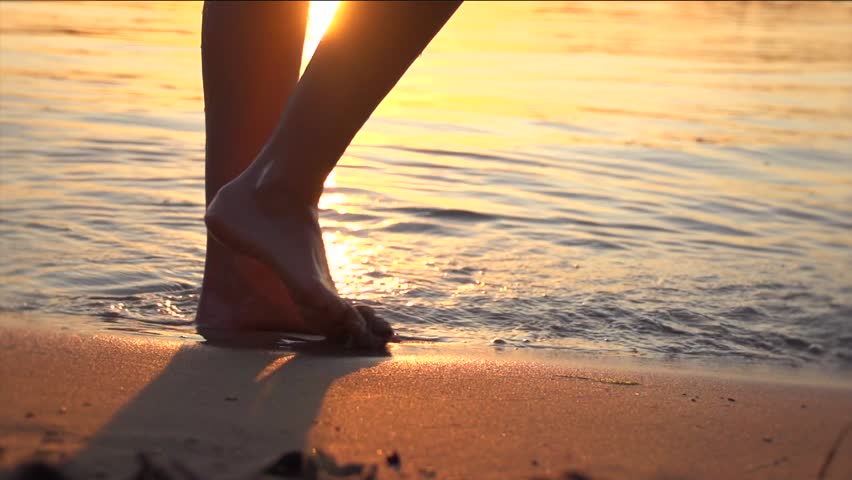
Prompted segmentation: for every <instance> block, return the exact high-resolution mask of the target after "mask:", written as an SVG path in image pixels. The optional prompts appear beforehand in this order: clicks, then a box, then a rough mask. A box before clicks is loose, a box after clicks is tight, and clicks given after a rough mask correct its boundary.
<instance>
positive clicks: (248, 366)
mask: <svg viewBox="0 0 852 480" xmlns="http://www.w3.org/2000/svg"><path fill="white" fill-rule="evenodd" d="M247 346H253V345H252V344H251V343H248V344H246V343H244V344H242V345H237V346H235V345H234V344H230V345H227V346H225V345H221V344H216V343H213V342H206V343H205V344H187V345H184V346H181V347H180V348H179V349H178V350H177V352H176V353H175V354H174V356H173V357H172V358H171V360H170V361H169V363H168V365H167V366H166V367H165V368H164V369H163V370H162V371H161V373H160V374H159V375H157V376H156V377H155V378H152V379H151V380H150V381H149V382H148V384H147V385H146V386H145V387H144V388H143V389H142V390H141V391H140V392H139V394H138V395H136V396H135V397H134V398H133V399H132V400H131V401H130V402H129V403H127V404H126V405H125V406H124V407H123V408H122V409H121V410H119V411H118V413H117V414H116V415H115V416H114V417H113V418H112V419H111V420H110V421H109V422H108V423H107V424H106V425H105V426H104V427H103V428H102V429H101V430H100V431H98V433H97V434H96V435H95V436H94V437H93V438H91V439H90V441H89V442H88V443H87V446H86V447H85V448H84V449H83V450H82V451H81V452H80V453H79V454H78V455H76V456H75V457H74V458H72V459H70V460H69V462H68V463H67V464H66V468H65V469H63V470H65V471H66V472H67V473H69V474H70V475H71V477H72V478H104V479H106V478H122V479H123V478H130V477H129V476H130V475H134V474H135V473H136V472H138V471H139V470H140V455H139V454H140V453H144V454H145V455H146V456H148V458H156V459H158V463H162V464H163V465H171V467H170V468H174V467H175V465H176V466H177V468H178V470H181V469H187V470H190V471H192V472H194V474H196V475H197V476H198V478H216V479H219V478H234V479H246V478H253V477H254V476H256V475H257V473H258V472H260V471H261V470H262V469H263V468H265V467H266V466H268V465H269V464H271V463H273V462H274V461H275V460H276V459H277V458H278V457H280V456H281V455H282V453H284V452H288V451H293V450H306V449H308V448H309V447H311V445H307V441H308V440H307V437H308V433H309V431H310V429H311V427H312V425H314V424H315V422H316V420H315V419H316V417H317V414H318V413H319V411H320V409H321V408H322V405H323V401H324V398H325V395H326V392H327V391H328V389H329V387H330V386H331V385H332V383H333V382H335V381H336V380H338V379H340V378H342V377H344V376H346V375H348V374H350V373H353V372H355V371H358V370H360V369H364V368H370V367H373V366H375V365H378V364H379V363H381V362H383V361H385V360H386V359H387V358H388V357H389V356H390V354H389V353H387V352H382V353H379V354H370V355H346V354H342V353H340V349H339V348H335V347H331V346H328V345H326V344H323V343H305V344H301V345H299V346H294V347H291V348H288V350H286V351H283V350H281V349H278V350H271V349H257V348H245V347H247ZM138 362H140V363H144V362H145V358H139V359H138ZM115 374H116V375H121V374H122V372H120V371H119V372H115ZM152 478H154V477H152ZM158 478H159V477H158ZM176 478H194V477H192V476H178V477H176Z"/></svg>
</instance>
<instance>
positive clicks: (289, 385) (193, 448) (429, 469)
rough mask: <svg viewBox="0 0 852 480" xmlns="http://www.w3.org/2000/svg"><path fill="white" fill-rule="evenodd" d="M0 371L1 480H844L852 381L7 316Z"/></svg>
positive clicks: (851, 462)
mask: <svg viewBox="0 0 852 480" xmlns="http://www.w3.org/2000/svg"><path fill="white" fill-rule="evenodd" d="M0 355H2V358H0V384H2V385H3V388H2V389H0V404H2V405H3V408H2V409H0V448H2V450H0V451H2V457H0V462H2V463H0V465H2V467H3V468H4V469H6V470H7V472H8V469H10V468H12V467H13V466H14V465H17V464H18V463H19V462H22V461H25V460H31V459H41V460H44V461H47V462H50V463H54V464H59V465H65V467H64V468H65V470H66V471H67V472H68V473H69V474H70V475H72V477H71V478H130V476H131V475H133V474H134V472H137V471H138V470H139V461H138V458H137V457H138V455H139V453H140V452H147V454H148V455H150V456H151V457H150V458H153V459H156V458H169V459H174V460H176V461H178V462H180V464H181V465H183V466H184V467H185V468H186V469H188V470H191V471H192V472H195V473H196V474H197V475H199V477H198V478H210V479H219V478H222V479H225V478H228V479H231V478H234V479H236V478H265V477H262V476H258V475H257V474H258V473H259V472H261V471H262V470H263V468H265V467H266V466H268V465H270V464H272V463H274V461H275V460H276V459H277V458H278V457H280V456H281V455H282V454H283V453H286V452H289V451H294V450H298V451H304V452H310V451H311V449H320V450H322V451H323V452H326V453H327V454H328V455H330V456H332V457H333V458H335V459H336V460H337V461H338V462H340V463H362V464H365V465H369V464H376V465H377V466H378V472H377V473H378V476H377V478H441V479H443V478H447V479H453V478H459V479H461V478H482V479H490V478H554V479H555V478H592V479H598V478H611V479H620V478H624V479H628V478H649V479H657V478H659V479H663V478H666V479H672V478H678V479H681V478H682V479H713V478H749V479H751V478H755V479H758V478H760V479H770V478H772V479H780V478H790V479H793V478H799V479H806V478H815V479H816V478H818V479H844V478H849V475H850V474H852V455H850V453H852V439H848V438H847V439H843V438H840V437H841V434H842V432H843V431H844V429H846V430H848V426H849V425H850V422H852V386H850V382H839V381H833V382H825V381H820V380H808V379H807V378H799V377H798V376H797V375H792V376H790V375H789V373H788V374H786V375H785V374H783V373H782V374H779V375H774V376H773V375H770V374H766V373H764V374H762V375H750V374H749V373H748V372H745V371H740V372H739V373H736V372H731V371H728V372H722V371H718V372H713V371H711V370H708V369H702V370H692V369H689V368H683V367H682V366H681V367H678V365H667V366H664V365H653V364H644V365H631V364H630V363H617V362H615V363H614V362H613V361H612V360H610V361H607V360H606V359H604V358H601V359H594V358H587V357H586V358H584V357H577V358H573V357H572V356H571V355H566V354H563V355H559V356H552V355H551V356H548V355H543V354H538V357H536V354H530V353H529V352H521V353H517V352H516V351H515V350H514V349H508V350H501V349H489V350H487V351H479V352H477V351H470V350H469V349H468V350H464V349H461V350H458V349H457V350H453V349H451V348H447V347H442V348H435V347H433V346H428V345H416V344H413V345H408V344H405V343H402V344H398V345H392V346H391V348H390V352H389V355H386V356H341V355H321V354H316V353H308V352H297V353H294V352H293V351H289V352H288V351H281V350H278V351H276V350H263V349H230V348H222V347H215V346H209V345H203V344H200V343H199V342H197V341H194V340H184V341H181V340H176V339H158V338H153V337H145V336H130V335H116V334H104V333H96V332H95V333H92V332H89V333H81V332H73V331H71V332H69V331H61V330H59V329H53V328H50V329H48V328H39V327H33V326H31V325H27V324H26V323H24V322H21V321H20V319H17V320H16V319H15V318H12V319H10V318H8V317H6V318H4V327H3V328H2V330H0ZM831 452H834V453H833V454H832V453H831ZM393 454H396V455H398V459H399V462H398V466H392V465H389V464H388V460H387V458H388V457H389V456H391V455H393ZM162 461H163V462H165V463H164V465H169V463H168V461H166V460H162ZM397 467H398V468H397ZM572 472H573V473H574V474H576V475H586V476H575V477H570V476H568V475H569V474H570V473H572ZM175 478H182V477H175ZM268 478H275V477H268ZM353 478H355V477H353Z"/></svg>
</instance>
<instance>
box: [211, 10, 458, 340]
mask: <svg viewBox="0 0 852 480" xmlns="http://www.w3.org/2000/svg"><path fill="white" fill-rule="evenodd" d="M460 3H461V2H351V3H350V2H346V3H344V4H342V5H341V7H340V10H339V12H338V16H337V18H336V20H335V24H334V25H333V26H332V28H331V29H330V30H329V31H328V32H327V33H326V36H325V37H324V38H323V40H322V41H321V42H320V45H319V47H318V48H317V51H316V53H315V54H314V57H313V59H312V60H311V63H310V64H309V65H308V68H307V69H306V71H305V74H304V76H303V78H302V79H301V81H300V82H299V84H298V85H297V87H296V89H295V91H294V92H293V94H292V96H291V98H290V99H289V101H288V103H287V107H286V108H285V109H284V112H283V114H282V116H281V119H280V121H279V123H278V126H277V128H276V130H275V131H274V133H273V134H272V136H271V137H270V139H269V141H268V142H267V143H266V144H265V146H264V147H263V150H262V151H261V152H260V154H259V155H258V156H257V158H256V159H255V160H254V162H252V164H251V166H249V167H248V168H247V169H246V170H245V171H244V172H243V173H242V174H240V175H239V176H238V177H237V178H236V179H235V180H233V181H231V182H230V183H228V184H227V185H226V186H224V187H223V188H222V189H221V190H220V191H219V192H218V194H217V195H216V197H215V198H214V200H213V201H212V202H211V203H210V205H209V208H208V210H207V215H206V216H205V221H206V223H207V226H208V229H209V230H210V231H211V232H212V233H213V234H214V235H215V236H216V238H218V239H219V240H221V241H222V242H223V243H225V244H227V245H228V246H229V247H231V248H233V249H234V250H236V251H238V252H241V253H244V254H246V255H249V256H251V257H253V258H256V259H258V260H259V261H261V262H262V263H264V264H266V265H269V266H270V267H272V268H273V270H274V271H275V273H276V274H277V275H278V276H279V277H280V278H281V279H282V281H283V282H284V283H285V284H286V285H287V286H288V287H289V288H290V292H291V293H292V295H293V298H294V300H295V301H296V303H297V304H298V305H299V306H300V308H301V309H302V310H303V311H307V312H312V313H311V314H310V318H306V321H307V322H310V323H312V324H313V326H315V327H316V329H317V330H318V331H319V332H320V333H323V334H325V335H328V336H334V337H348V338H350V339H355V340H354V341H355V342H356V343H357V344H359V345H360V346H367V347H369V346H375V345H383V344H384V342H385V341H386V340H387V339H386V337H385V335H386V334H388V335H389V334H390V329H389V327H388V329H387V330H384V329H381V328H375V325H376V324H375V323H371V322H372V321H371V320H370V319H369V318H367V319H365V318H364V317H365V316H367V317H369V316H370V314H369V313H366V314H361V313H359V311H358V310H357V309H355V308H353V307H352V306H351V305H349V304H348V303H347V302H345V301H344V300H343V299H341V298H340V297H339V296H338V294H337V291H336V289H335V287H334V282H333V280H332V278H331V274H330V272H329V269H328V262H327V260H326V257H325V248H324V245H323V241H322V232H321V229H320V226H319V222H318V208H317V203H318V200H319V197H320V195H321V194H322V185H323V182H324V181H325V178H326V177H327V176H328V174H329V173H330V172H331V170H332V169H333V168H334V166H335V165H336V164H337V161H338V160H339V159H340V157H341V156H342V154H343V152H344V151H345V150H346V148H347V147H348V145H349V143H350V142H351V140H352V138H353V137H354V136H355V134H356V133H357V132H358V130H359V129H360V128H361V127H362V126H363V124H364V123H365V122H366V120H367V119H368V118H369V116H370V115H371V114H372V112H373V111H374V110H375V108H376V107H377V106H378V104H379V103H380V102H381V101H382V99H384V97H385V96H386V95H387V94H388V92H389V91H390V90H391V88H393V86H394V85H396V83H397V82H398V81H399V79H400V78H401V77H402V75H403V74H404V73H405V71H406V70H407V69H408V68H409V66H410V65H411V64H412V63H413V62H414V60H415V59H416V58H417V56H418V55H420V53H421V52H422V51H423V49H424V48H425V47H426V45H428V43H429V42H430V41H431V39H432V38H433V37H434V36H435V35H436V34H437V33H438V31H439V30H440V29H441V27H443V25H444V24H445V23H446V22H447V21H448V20H449V18H450V17H451V16H452V14H453V13H454V12H455V10H456V9H457V8H458V6H459V5H460Z"/></svg>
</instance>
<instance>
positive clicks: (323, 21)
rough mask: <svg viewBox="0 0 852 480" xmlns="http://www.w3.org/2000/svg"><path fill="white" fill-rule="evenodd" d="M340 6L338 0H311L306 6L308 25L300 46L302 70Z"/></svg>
mask: <svg viewBox="0 0 852 480" xmlns="http://www.w3.org/2000/svg"><path fill="white" fill-rule="evenodd" d="M339 6H340V2H339V1H317V0H312V1H311V4H310V6H309V7H308V25H307V29H306V30H305V44H304V47H303V48H302V72H304V71H305V67H306V66H307V65H308V62H309V61H310V60H311V57H312V56H313V55H314V52H315V51H316V49H317V46H319V43H320V40H322V36H323V35H324V34H325V32H326V30H328V27H329V26H330V25H331V23H332V21H334V15H335V14H336V13H337V8H338V7H339Z"/></svg>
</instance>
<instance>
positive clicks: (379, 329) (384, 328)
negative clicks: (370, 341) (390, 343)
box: [354, 304, 393, 338]
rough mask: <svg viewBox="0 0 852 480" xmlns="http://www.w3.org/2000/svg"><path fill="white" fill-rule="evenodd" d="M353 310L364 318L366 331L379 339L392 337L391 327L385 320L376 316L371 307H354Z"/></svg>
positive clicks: (359, 305)
mask: <svg viewBox="0 0 852 480" xmlns="http://www.w3.org/2000/svg"><path fill="white" fill-rule="evenodd" d="M354 307H355V309H357V310H358V312H359V313H360V314H361V316H362V317H363V318H364V321H365V322H366V323H367V330H368V331H370V332H372V333H373V334H374V335H376V336H378V337H380V338H390V337H392V336H393V327H391V325H390V323H388V321H387V320H385V319H384V318H382V317H380V316H379V315H378V314H376V311H375V310H374V309H373V307H371V306H369V305H361V304H358V305H354Z"/></svg>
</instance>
